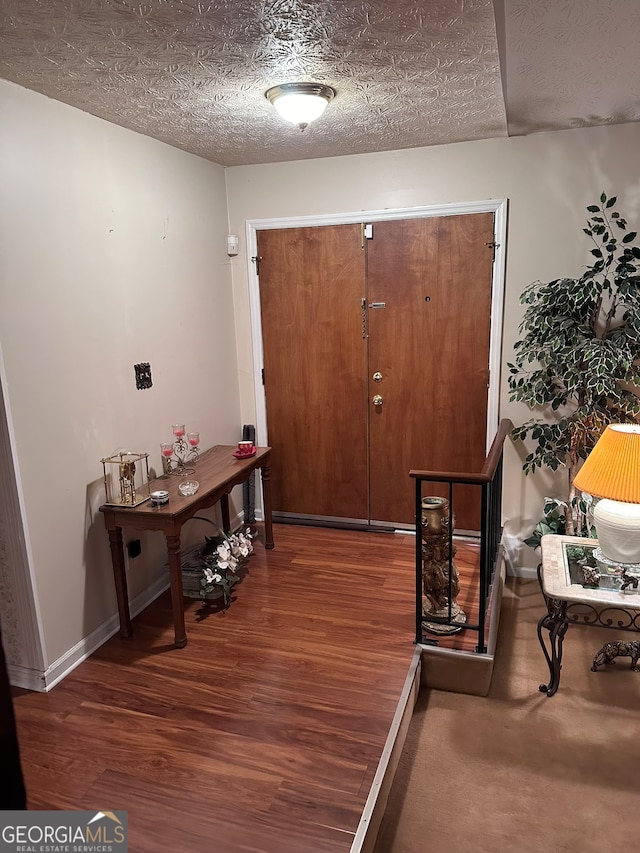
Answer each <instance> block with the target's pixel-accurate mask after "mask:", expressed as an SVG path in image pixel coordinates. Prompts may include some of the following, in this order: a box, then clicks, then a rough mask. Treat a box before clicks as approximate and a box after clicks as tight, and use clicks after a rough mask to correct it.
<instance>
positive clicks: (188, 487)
mask: <svg viewBox="0 0 640 853" xmlns="http://www.w3.org/2000/svg"><path fill="white" fill-rule="evenodd" d="M199 488H200V483H198V481H197V480H183V481H182V482H181V483H180V484H179V486H178V491H179V492H180V494H181V495H184V496H185V498H188V497H191V495H195V493H196V492H197V491H198V489H199Z"/></svg>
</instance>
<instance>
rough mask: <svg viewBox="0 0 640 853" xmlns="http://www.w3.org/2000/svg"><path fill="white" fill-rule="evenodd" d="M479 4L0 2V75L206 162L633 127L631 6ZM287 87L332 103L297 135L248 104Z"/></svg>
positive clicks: (639, 17) (456, 0)
mask: <svg viewBox="0 0 640 853" xmlns="http://www.w3.org/2000/svg"><path fill="white" fill-rule="evenodd" d="M495 7H496V8H495V12H494V2H492V0H425V2H422V3H418V2H411V0H369V2H364V1H363V0H360V2H349V1H348V0H347V2H340V0H320V2H300V0H148V2H134V0H0V77H2V78H4V79H6V80H10V81H13V82H15V83H18V84H19V85H21V86H25V87H27V88H29V89H33V90H35V91H37V92H41V93H43V94H45V95H48V96H49V97H51V98H55V99H57V100H59V101H63V102H65V103H68V104H71V105H72V106H75V107H78V108H79V109H82V110H85V111H86V112H89V113H92V114H94V115H97V116H100V117H101V118H104V119H106V120H108V121H111V122H114V123H116V124H119V125H122V126H124V127H128V128H131V129H133V130H136V131H138V132H140V133H143V134H146V135H148V136H152V137H155V138H157V139H160V140H163V141H164V142H167V143H169V144H170V145H174V146H176V147H178V148H183V149H185V150H187V151H191V152H193V153H195V154H198V155H200V156H202V157H206V158H208V159H210V160H212V161H214V162H216V163H220V164H222V165H237V164H245V163H266V162H273V161H280V160H298V159H303V158H309V157H327V156H334V155H338V154H354V153H363V152H370V151H381V150H391V149H402V148H410V147H419V146H425V145H436V144H440V143H446V142H457V141H462V140H471V139H481V138H491V137H496V136H506V135H507V133H508V132H511V133H514V132H515V133H528V132H531V131H533V130H541V129H545V130H546V129H556V128H559V127H573V126H576V125H577V124H578V125H580V124H582V125H583V124H602V123H606V122H609V121H635V120H638V118H639V110H638V101H637V97H634V98H633V99H631V98H630V96H629V93H630V92H632V93H633V94H634V95H635V94H636V93H637V92H638V91H640V71H638V68H639V67H640V63H637V62H636V63H635V64H634V59H635V57H636V55H637V52H638V48H637V45H638V38H639V36H640V0H598V2H596V0H495ZM621 13H624V14H621ZM499 46H500V50H499ZM607 75H609V76H607ZM293 81H316V82H320V83H325V84H328V85H330V86H332V87H333V88H334V89H335V90H336V92H337V95H336V98H335V99H334V100H333V101H332V102H331V104H330V105H329V106H328V108H327V110H326V112H325V114H324V116H323V117H322V118H321V119H320V120H319V121H317V122H316V123H314V124H312V125H310V126H309V127H308V128H307V130H306V131H304V133H301V132H300V131H299V130H298V129H297V128H295V127H294V126H292V125H288V124H284V123H283V122H282V120H281V119H280V118H278V116H277V114H276V113H275V111H274V109H273V107H272V106H271V105H270V104H269V102H268V101H267V100H266V98H265V97H264V92H265V91H266V90H267V89H268V88H269V87H270V86H274V85H277V84H279V83H285V82H293ZM612 89H615V90H616V91H615V92H613V93H612V91H611V90H612ZM618 89H619V90H620V92H618ZM511 109H513V118H511V115H510V111H511Z"/></svg>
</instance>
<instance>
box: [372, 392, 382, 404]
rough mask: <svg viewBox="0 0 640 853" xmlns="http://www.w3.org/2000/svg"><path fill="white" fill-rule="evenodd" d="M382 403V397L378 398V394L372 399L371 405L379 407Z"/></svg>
mask: <svg viewBox="0 0 640 853" xmlns="http://www.w3.org/2000/svg"><path fill="white" fill-rule="evenodd" d="M383 402H384V401H383V399H382V397H381V396H380V394H376V396H375V397H374V398H373V405H374V406H381V405H382V403H383Z"/></svg>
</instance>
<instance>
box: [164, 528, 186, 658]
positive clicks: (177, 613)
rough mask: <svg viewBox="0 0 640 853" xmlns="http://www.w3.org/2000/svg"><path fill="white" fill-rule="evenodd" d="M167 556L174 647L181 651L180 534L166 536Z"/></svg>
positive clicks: (183, 639) (183, 629)
mask: <svg viewBox="0 0 640 853" xmlns="http://www.w3.org/2000/svg"><path fill="white" fill-rule="evenodd" d="M166 538H167V553H168V554H169V576H170V578H171V606H172V608H173V624H174V627H175V646H176V648H177V649H183V648H184V647H185V646H186V645H187V632H186V630H185V627H184V597H183V592H182V560H181V559H180V534H179V533H178V535H177V536H167V537H166Z"/></svg>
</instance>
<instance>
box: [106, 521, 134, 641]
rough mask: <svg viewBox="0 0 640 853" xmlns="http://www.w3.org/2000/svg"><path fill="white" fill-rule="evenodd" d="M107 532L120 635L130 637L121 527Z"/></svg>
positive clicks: (129, 617) (129, 616)
mask: <svg viewBox="0 0 640 853" xmlns="http://www.w3.org/2000/svg"><path fill="white" fill-rule="evenodd" d="M108 532H109V545H110V547H111V564H112V566H113V578H114V580H115V584H116V598H117V599H118V613H119V615H120V636H121V637H130V636H131V634H132V630H131V615H130V613H129V593H128V591H127V573H126V570H125V567H124V548H123V544H122V528H121V527H114V528H110V529H109V531H108Z"/></svg>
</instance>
